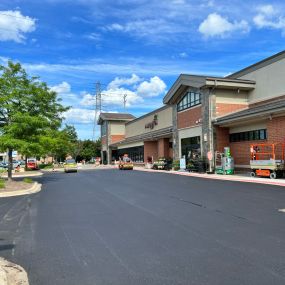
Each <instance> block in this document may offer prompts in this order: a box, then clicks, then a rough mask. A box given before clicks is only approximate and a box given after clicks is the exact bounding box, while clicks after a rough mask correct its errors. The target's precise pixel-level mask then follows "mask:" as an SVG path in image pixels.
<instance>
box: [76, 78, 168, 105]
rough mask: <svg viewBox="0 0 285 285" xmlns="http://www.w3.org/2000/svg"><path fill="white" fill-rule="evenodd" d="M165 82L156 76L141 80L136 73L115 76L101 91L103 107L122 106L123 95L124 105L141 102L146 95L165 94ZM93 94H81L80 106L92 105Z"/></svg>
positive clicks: (93, 103)
mask: <svg viewBox="0 0 285 285" xmlns="http://www.w3.org/2000/svg"><path fill="white" fill-rule="evenodd" d="M165 90H166V84H165V83H164V81H163V80H161V79H160V78H159V77H158V76H154V77H152V78H150V80H149V81H142V79H141V78H140V77H139V76H137V75H136V74H132V76H131V77H116V78H115V79H114V80H112V81H111V82H110V83H109V84H108V85H107V88H106V89H105V90H102V92H101V100H102V106H103V108H108V107H110V106H114V105H116V106H123V104H124V96H125V98H126V106H127V107H130V106H134V105H137V104H141V103H143V102H144V101H145V98H147V97H155V96H159V95H161V94H165ZM95 100H96V99H95V96H94V95H91V94H89V93H86V94H84V95H83V98H82V100H81V102H80V105H81V106H94V105H95V103H96V102H95Z"/></svg>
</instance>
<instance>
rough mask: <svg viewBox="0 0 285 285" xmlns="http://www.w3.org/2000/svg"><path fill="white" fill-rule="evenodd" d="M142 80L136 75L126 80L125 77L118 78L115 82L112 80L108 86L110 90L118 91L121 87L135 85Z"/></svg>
mask: <svg viewBox="0 0 285 285" xmlns="http://www.w3.org/2000/svg"><path fill="white" fill-rule="evenodd" d="M140 80H141V79H140V78H139V76H137V75H136V74H132V76H131V77H129V78H124V77H116V78H115V79H114V80H112V81H111V82H110V83H109V84H108V87H107V88H108V89H116V88H118V87H119V86H122V85H134V84H136V83H137V82H139V81H140Z"/></svg>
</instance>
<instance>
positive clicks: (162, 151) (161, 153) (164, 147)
mask: <svg viewBox="0 0 285 285" xmlns="http://www.w3.org/2000/svg"><path fill="white" fill-rule="evenodd" d="M168 156H169V139H168V138H163V139H159V140H158V157H165V158H167V157H168Z"/></svg>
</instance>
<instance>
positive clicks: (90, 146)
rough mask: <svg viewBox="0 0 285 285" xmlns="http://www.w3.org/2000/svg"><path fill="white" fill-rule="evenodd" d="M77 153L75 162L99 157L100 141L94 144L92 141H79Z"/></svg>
mask: <svg viewBox="0 0 285 285" xmlns="http://www.w3.org/2000/svg"><path fill="white" fill-rule="evenodd" d="M78 148H79V152H78V155H77V157H76V160H77V161H79V160H82V159H84V160H86V161H90V160H91V159H92V158H95V157H97V156H100V152H101V141H100V140H99V139H98V140H96V141H95V142H94V141H92V140H84V141H79V146H78Z"/></svg>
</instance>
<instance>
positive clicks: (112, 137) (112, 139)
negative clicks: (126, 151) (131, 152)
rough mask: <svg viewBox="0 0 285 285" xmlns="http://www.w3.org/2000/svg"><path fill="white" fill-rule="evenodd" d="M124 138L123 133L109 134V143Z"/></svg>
mask: <svg viewBox="0 0 285 285" xmlns="http://www.w3.org/2000/svg"><path fill="white" fill-rule="evenodd" d="M124 138H125V135H111V136H110V144H111V143H116V142H119V141H121V140H123V139H124Z"/></svg>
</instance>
